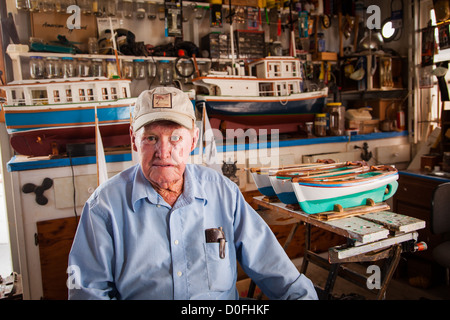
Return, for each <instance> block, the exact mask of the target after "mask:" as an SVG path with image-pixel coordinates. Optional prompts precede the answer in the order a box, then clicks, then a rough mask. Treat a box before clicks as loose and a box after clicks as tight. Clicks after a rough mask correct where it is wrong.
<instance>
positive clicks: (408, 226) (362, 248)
mask: <svg viewBox="0 0 450 320" xmlns="http://www.w3.org/2000/svg"><path fill="white" fill-rule="evenodd" d="M253 200H254V203H255V204H257V205H258V206H259V207H260V208H263V210H264V209H265V210H271V211H272V212H274V213H278V214H280V215H282V216H283V217H288V218H293V221H294V225H293V227H292V229H291V232H290V234H289V236H288V238H287V240H286V242H285V244H284V245H283V247H284V249H285V250H286V248H287V247H288V246H289V244H290V242H291V241H292V238H293V237H294V234H295V232H296V231H297V229H298V227H299V226H300V224H305V227H306V228H305V253H304V257H303V263H302V266H301V268H300V272H301V273H303V274H306V271H307V268H308V264H309V262H311V263H314V264H316V265H318V266H320V267H322V268H324V269H326V270H328V271H329V272H328V278H327V281H326V284H325V287H324V288H323V291H321V292H319V298H320V299H330V298H331V292H332V290H333V287H334V283H335V281H336V278H337V276H338V275H339V276H340V277H342V278H344V279H347V280H349V281H351V282H353V283H355V284H358V285H360V286H361V287H363V288H366V289H368V286H367V277H366V276H365V275H362V274H359V273H356V272H354V271H352V270H350V269H349V268H347V267H345V264H347V263H353V262H367V261H378V260H382V259H384V265H383V268H382V277H381V278H382V281H381V282H380V283H379V284H377V285H376V287H377V288H379V289H378V292H377V299H384V297H385V293H386V290H387V288H388V286H389V282H390V280H391V279H392V276H393V274H394V272H395V270H396V268H397V265H398V263H399V261H400V256H401V253H402V252H405V251H416V250H420V249H421V248H426V246H423V245H421V244H417V238H418V233H417V230H419V229H422V228H425V221H423V220H420V219H416V218H413V217H408V216H405V215H401V214H397V213H394V212H390V211H385V210H381V211H376V212H370V213H365V214H361V215H357V216H350V217H345V218H341V219H337V220H331V221H327V220H320V219H317V218H315V217H314V216H312V215H308V214H306V213H304V212H303V211H301V210H294V209H292V208H290V207H289V206H286V205H285V204H283V203H281V202H268V201H266V200H264V197H263V196H258V197H254V198H253ZM311 226H316V227H319V228H322V229H325V230H328V231H331V232H334V233H336V234H339V235H341V236H344V237H345V238H347V243H346V244H345V245H341V246H337V247H332V248H329V250H328V260H327V259H324V258H323V257H321V256H319V255H318V254H316V253H314V252H313V251H311ZM252 288H254V284H253V282H252V285H251V286H250V288H249V296H253V293H252V292H251V290H252ZM371 291H373V290H371Z"/></svg>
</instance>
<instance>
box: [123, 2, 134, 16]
mask: <svg viewBox="0 0 450 320" xmlns="http://www.w3.org/2000/svg"><path fill="white" fill-rule="evenodd" d="M122 10H123V16H124V17H125V18H128V19H131V18H133V1H132V0H122Z"/></svg>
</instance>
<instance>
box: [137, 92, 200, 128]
mask: <svg viewBox="0 0 450 320" xmlns="http://www.w3.org/2000/svg"><path fill="white" fill-rule="evenodd" d="M159 120H169V121H173V122H176V123H178V124H181V125H182V126H184V127H186V128H188V129H192V128H193V127H194V122H195V112H194V106H193V104H192V102H191V100H190V99H189V96H188V95H187V94H186V93H184V92H183V91H181V90H179V89H177V88H173V87H157V88H155V89H152V90H146V91H144V92H142V93H141V94H140V95H139V97H138V98H137V100H136V105H135V107H134V112H133V123H132V126H133V131H134V132H136V131H137V130H139V129H140V128H142V127H143V126H145V125H146V124H149V123H151V122H154V121H159Z"/></svg>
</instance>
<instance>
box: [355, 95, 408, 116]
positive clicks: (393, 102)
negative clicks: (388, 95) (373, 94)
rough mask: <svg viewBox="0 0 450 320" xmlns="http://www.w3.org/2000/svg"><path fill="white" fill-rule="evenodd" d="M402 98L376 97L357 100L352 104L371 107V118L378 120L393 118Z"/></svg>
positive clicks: (358, 106) (359, 106)
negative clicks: (375, 98) (374, 98)
mask: <svg viewBox="0 0 450 320" xmlns="http://www.w3.org/2000/svg"><path fill="white" fill-rule="evenodd" d="M401 101H402V99H377V100H364V101H357V102H355V103H354V104H353V107H355V108H362V107H371V108H372V110H371V111H370V114H371V115H372V118H373V119H378V120H380V121H382V120H385V119H390V120H395V119H396V112H397V110H398V109H399V106H400V103H401Z"/></svg>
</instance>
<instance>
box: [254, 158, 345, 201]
mask: <svg viewBox="0 0 450 320" xmlns="http://www.w3.org/2000/svg"><path fill="white" fill-rule="evenodd" d="M338 165H339V164H335V163H334V161H333V160H331V159H326V160H318V161H317V162H314V163H302V164H293V165H288V166H283V167H259V168H250V170H249V171H250V174H251V176H252V178H253V181H254V182H255V185H256V187H257V188H258V191H259V192H261V193H262V194H263V195H264V196H266V197H268V198H271V197H272V198H273V197H280V196H281V198H280V201H282V202H284V203H293V202H296V201H297V200H295V201H293V202H292V201H287V202H285V201H283V200H285V199H286V197H283V195H282V194H281V189H282V187H281V186H279V185H274V184H273V183H272V181H271V179H272V178H273V177H276V175H277V173H278V172H286V173H289V174H294V175H295V173H298V172H304V173H307V172H309V173H312V172H315V171H316V170H317V171H320V170H327V169H331V168H335V167H336V166H338ZM283 184H284V183H283ZM289 187H290V192H292V195H293V196H294V198H295V195H294V193H293V192H294V190H293V189H292V187H291V186H290V183H289Z"/></svg>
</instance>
